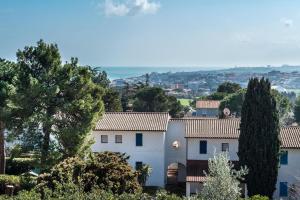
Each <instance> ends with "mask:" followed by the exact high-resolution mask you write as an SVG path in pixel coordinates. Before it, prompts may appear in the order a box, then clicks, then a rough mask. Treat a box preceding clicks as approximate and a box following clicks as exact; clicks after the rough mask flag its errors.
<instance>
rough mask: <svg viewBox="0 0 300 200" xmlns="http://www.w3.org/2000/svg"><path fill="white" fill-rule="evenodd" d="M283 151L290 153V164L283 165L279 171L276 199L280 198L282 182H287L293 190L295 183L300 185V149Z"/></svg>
mask: <svg viewBox="0 0 300 200" xmlns="http://www.w3.org/2000/svg"><path fill="white" fill-rule="evenodd" d="M283 151H287V152H288V162H287V164H285V165H282V164H281V165H280V167H279V169H278V178H277V184H276V188H277V190H276V191H275V192H274V197H275V198H278V197H280V182H286V183H287V186H288V188H291V187H292V185H293V184H295V183H297V184H298V185H299V184H300V149H283ZM299 192H300V191H299ZM281 198H282V197H281ZM282 199H287V198H282Z"/></svg>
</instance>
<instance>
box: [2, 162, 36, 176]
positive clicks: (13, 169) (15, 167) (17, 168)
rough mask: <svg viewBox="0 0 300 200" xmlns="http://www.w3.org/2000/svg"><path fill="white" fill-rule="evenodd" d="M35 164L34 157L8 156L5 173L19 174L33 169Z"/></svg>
mask: <svg viewBox="0 0 300 200" xmlns="http://www.w3.org/2000/svg"><path fill="white" fill-rule="evenodd" d="M37 165H38V163H37V161H36V159H34V158H9V159H7V160H6V173H7V174H10V175H20V174H23V173H25V172H29V171H30V170H33V169H34V168H35V167H36V166H37Z"/></svg>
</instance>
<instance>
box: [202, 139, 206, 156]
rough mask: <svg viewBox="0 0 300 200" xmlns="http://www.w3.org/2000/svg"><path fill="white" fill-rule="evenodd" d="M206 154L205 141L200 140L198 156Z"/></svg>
mask: <svg viewBox="0 0 300 200" xmlns="http://www.w3.org/2000/svg"><path fill="white" fill-rule="evenodd" d="M206 153H207V141H206V140H201V141H200V154H206Z"/></svg>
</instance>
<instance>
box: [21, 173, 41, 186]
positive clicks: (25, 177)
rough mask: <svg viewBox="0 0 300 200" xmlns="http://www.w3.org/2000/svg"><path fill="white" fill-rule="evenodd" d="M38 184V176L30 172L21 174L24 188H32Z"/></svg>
mask: <svg viewBox="0 0 300 200" xmlns="http://www.w3.org/2000/svg"><path fill="white" fill-rule="evenodd" d="M36 184H37V177H35V176H32V175H31V174H29V173H25V174H22V175H21V176H20V187H21V189H22V190H31V189H33V188H34V187H35V186H36Z"/></svg>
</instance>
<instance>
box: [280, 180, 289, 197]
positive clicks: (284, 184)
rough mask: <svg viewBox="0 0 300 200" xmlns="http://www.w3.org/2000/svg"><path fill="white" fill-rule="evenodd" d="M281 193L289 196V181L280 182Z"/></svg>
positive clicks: (282, 195)
mask: <svg viewBox="0 0 300 200" xmlns="http://www.w3.org/2000/svg"><path fill="white" fill-rule="evenodd" d="M279 190H280V191H279V195H280V196H281V197H287V196H288V183H287V182H280V188H279Z"/></svg>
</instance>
